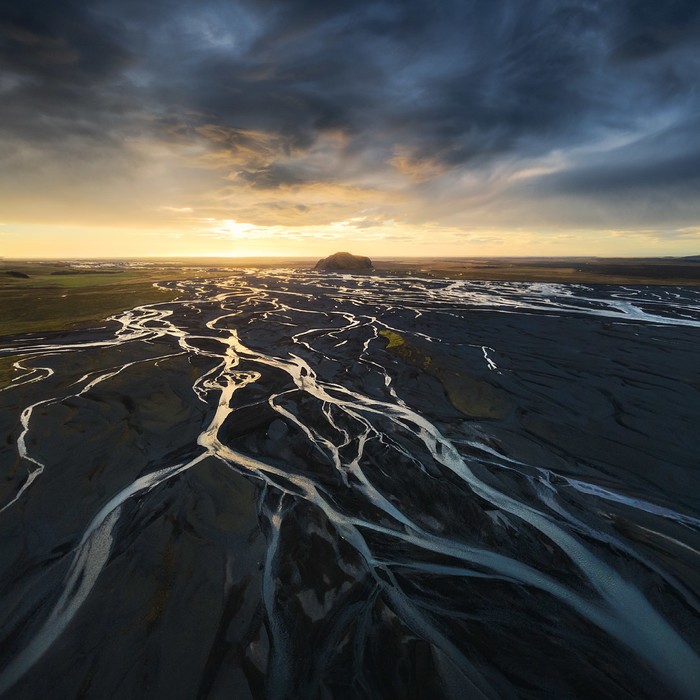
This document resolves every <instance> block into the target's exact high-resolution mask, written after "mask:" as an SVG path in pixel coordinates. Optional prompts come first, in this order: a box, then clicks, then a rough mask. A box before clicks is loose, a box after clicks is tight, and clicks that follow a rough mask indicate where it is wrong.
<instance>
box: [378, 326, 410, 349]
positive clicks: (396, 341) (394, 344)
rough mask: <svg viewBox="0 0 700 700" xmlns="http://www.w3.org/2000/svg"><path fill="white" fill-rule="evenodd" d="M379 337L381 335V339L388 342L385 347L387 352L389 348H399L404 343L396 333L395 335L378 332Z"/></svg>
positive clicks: (391, 332)
mask: <svg viewBox="0 0 700 700" xmlns="http://www.w3.org/2000/svg"><path fill="white" fill-rule="evenodd" d="M379 335H381V336H382V337H383V338H386V339H387V340H388V341H389V342H388V344H387V346H386V349H387V350H391V348H398V347H401V346H402V345H404V344H405V343H406V341H405V340H404V338H403V336H402V335H399V334H398V333H395V332H394V331H386V330H385V331H379Z"/></svg>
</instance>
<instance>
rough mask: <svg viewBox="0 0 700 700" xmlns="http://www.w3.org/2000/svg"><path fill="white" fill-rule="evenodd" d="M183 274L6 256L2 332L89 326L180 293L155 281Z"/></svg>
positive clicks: (0, 292) (0, 295) (1, 269)
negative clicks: (104, 269) (16, 259)
mask: <svg viewBox="0 0 700 700" xmlns="http://www.w3.org/2000/svg"><path fill="white" fill-rule="evenodd" d="M8 272H13V273H19V274H22V275H28V277H26V278H24V277H18V276H14V275H10V274H8ZM54 273H59V274H54ZM180 277H182V274H181V272H180V271H179V270H178V269H176V268H157V269H142V270H134V269H129V270H116V271H109V272H91V271H88V272H83V271H80V270H75V271H73V270H72V269H71V268H69V267H67V266H66V265H64V264H61V263H46V264H41V263H16V262H11V261H2V262H0V337H2V336H7V335H14V334H18V333H32V332H42V331H55V330H63V329H66V328H75V327H80V326H83V327H84V326H90V325H94V324H96V323H99V322H100V321H102V320H103V319H105V318H107V317H108V316H111V315H113V314H115V313H118V312H120V311H125V310H127V309H131V308H133V307H134V306H138V305H140V304H150V303H154V302H159V301H170V300H172V299H174V298H175V297H176V294H175V293H174V292H170V291H165V290H160V289H157V288H155V287H154V286H153V284H154V282H159V281H165V280H168V279H177V278H180ZM1 371H2V368H0V372H1Z"/></svg>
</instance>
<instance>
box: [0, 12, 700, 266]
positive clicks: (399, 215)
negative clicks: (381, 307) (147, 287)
mask: <svg viewBox="0 0 700 700" xmlns="http://www.w3.org/2000/svg"><path fill="white" fill-rule="evenodd" d="M337 250H349V251H350V252H354V253H358V254H365V255H370V256H372V255H374V256H427V255H441V256H442V255H453V256H478V255H488V256H491V255H601V256H605V255H613V256H615V255H622V256H637V255H696V254H698V253H700V2H698V0H657V1H656V2H652V1H649V0H527V1H525V0H440V1H439V2H436V1H431V2H428V1H427V0H422V1H418V0H372V1H371V2H364V1H362V0H336V1H333V0H196V1H195V0H187V1H186V0H148V2H144V1H143V0H82V1H76V0H61V2H57V1H56V0H0V256H5V257H109V256H145V255H148V256H150V255H163V256H176V255H178V256H179V255H233V256H235V255H301V256H308V255H311V256H314V255H318V256H321V255H327V254H329V253H332V252H334V251H337Z"/></svg>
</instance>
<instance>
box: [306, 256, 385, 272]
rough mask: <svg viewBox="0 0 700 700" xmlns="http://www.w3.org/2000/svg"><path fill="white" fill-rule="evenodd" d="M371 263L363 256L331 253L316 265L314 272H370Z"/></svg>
mask: <svg viewBox="0 0 700 700" xmlns="http://www.w3.org/2000/svg"><path fill="white" fill-rule="evenodd" d="M373 267H374V266H373V265H372V261H371V260H370V259H369V258H368V257H366V256H364V255H352V254H351V253H333V255H329V256H328V257H327V258H323V259H322V260H319V261H318V262H317V263H316V267H315V268H314V269H315V270H371V269H372V268H373Z"/></svg>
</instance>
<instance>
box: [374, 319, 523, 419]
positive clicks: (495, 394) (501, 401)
mask: <svg viewBox="0 0 700 700" xmlns="http://www.w3.org/2000/svg"><path fill="white" fill-rule="evenodd" d="M379 335H381V336H382V337H384V338H386V339H387V340H388V341H389V342H388V343H387V346H386V349H387V350H389V351H390V352H392V353H393V354H394V355H397V356H398V357H400V358H401V359H402V360H404V361H405V362H408V363H409V364H411V365H413V366H414V367H419V368H420V369H422V370H423V371H424V372H425V373H426V374H429V375H430V376H431V377H435V378H436V379H437V380H438V381H439V382H440V383H441V384H442V386H443V388H444V389H445V393H446V394H447V398H448V399H449V401H450V403H451V404H452V405H453V406H454V407H455V408H456V409H457V410H458V411H459V412H460V413H463V414H464V415H465V416H469V417H470V418H476V419H484V418H490V419H497V418H503V417H504V416H505V415H506V414H507V413H508V412H509V411H510V409H511V401H510V399H509V398H508V395H507V394H506V392H505V391H503V390H502V389H500V388H498V387H496V386H494V385H493V384H491V383H490V382H487V381H485V380H484V379H481V378H478V377H472V376H469V375H468V374H467V373H466V372H463V371H461V370H459V371H457V370H455V369H454V363H453V362H448V361H447V359H446V358H440V357H433V356H431V355H428V354H427V353H425V352H424V351H423V350H422V349H421V348H420V347H418V346H416V345H414V344H413V343H410V342H408V341H406V339H405V338H404V337H403V336H401V335H400V334H399V333H395V332H394V331H379Z"/></svg>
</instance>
